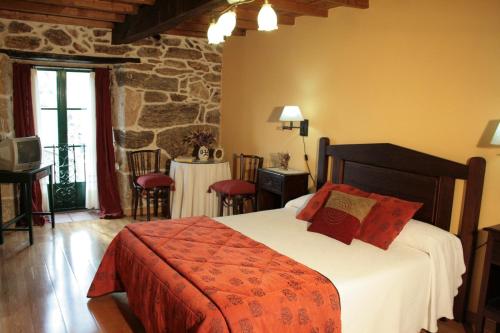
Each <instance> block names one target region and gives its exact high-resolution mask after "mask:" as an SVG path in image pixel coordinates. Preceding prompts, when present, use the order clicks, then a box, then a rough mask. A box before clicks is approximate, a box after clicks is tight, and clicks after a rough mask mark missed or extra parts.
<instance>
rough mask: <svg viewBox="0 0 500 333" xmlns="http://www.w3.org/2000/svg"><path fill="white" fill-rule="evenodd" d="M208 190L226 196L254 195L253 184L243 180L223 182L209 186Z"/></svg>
mask: <svg viewBox="0 0 500 333" xmlns="http://www.w3.org/2000/svg"><path fill="white" fill-rule="evenodd" d="M210 189H211V190H214V191H215V192H219V193H224V194H226V195H230V196H231V195H244V194H254V193H255V184H252V183H249V182H246V181H244V180H223V181H220V182H217V183H214V184H212V185H210Z"/></svg>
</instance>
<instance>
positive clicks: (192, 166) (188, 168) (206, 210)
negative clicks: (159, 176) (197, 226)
mask: <svg viewBox="0 0 500 333" xmlns="http://www.w3.org/2000/svg"><path fill="white" fill-rule="evenodd" d="M170 177H172V179H173V180H174V181H175V191H173V192H172V218H180V217H189V216H200V215H206V216H210V217H215V216H217V214H218V199H217V195H216V194H215V192H212V193H208V187H209V186H210V185H212V184H213V183H215V182H218V181H221V180H228V179H231V170H230V168H229V162H177V161H172V164H171V165H170Z"/></svg>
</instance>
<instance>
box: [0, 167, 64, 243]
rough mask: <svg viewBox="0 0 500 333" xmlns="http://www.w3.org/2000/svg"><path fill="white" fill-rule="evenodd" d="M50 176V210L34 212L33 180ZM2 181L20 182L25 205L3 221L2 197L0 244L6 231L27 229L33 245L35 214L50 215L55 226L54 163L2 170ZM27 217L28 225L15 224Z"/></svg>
mask: <svg viewBox="0 0 500 333" xmlns="http://www.w3.org/2000/svg"><path fill="white" fill-rule="evenodd" d="M47 176H48V177H49V193H48V194H49V210H50V211H49V212H33V208H32V198H33V182H35V181H38V180H40V179H42V178H44V177H47ZM0 183H4V184H20V185H21V195H22V197H23V207H21V210H22V211H21V212H20V214H19V215H17V216H16V217H14V218H13V219H11V220H9V221H6V222H5V223H4V222H3V218H2V209H1V207H2V206H1V200H2V198H1V197H0V245H2V244H3V241H4V240H3V232H4V231H27V232H28V233H29V241H30V245H33V215H42V216H43V215H50V219H51V222H52V228H54V226H55V224H54V223H55V220H54V205H53V202H54V200H53V197H52V195H53V193H52V192H53V190H52V164H50V165H46V166H41V167H39V168H36V169H32V170H26V171H19V172H12V171H3V170H0ZM22 219H26V220H27V222H28V226H27V227H19V228H18V227H16V226H13V227H11V226H12V225H13V224H15V223H16V222H18V221H19V220H22Z"/></svg>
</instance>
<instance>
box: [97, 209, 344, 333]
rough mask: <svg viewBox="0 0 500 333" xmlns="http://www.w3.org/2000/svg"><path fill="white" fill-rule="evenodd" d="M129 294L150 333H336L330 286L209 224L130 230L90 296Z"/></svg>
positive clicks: (191, 221) (184, 222)
mask: <svg viewBox="0 0 500 333" xmlns="http://www.w3.org/2000/svg"><path fill="white" fill-rule="evenodd" d="M115 291H126V292H127V294H128V299H129V304H130V307H131V308H132V310H133V311H134V313H135V314H136V315H137V316H138V317H139V319H140V320H141V321H142V323H143V324H144V326H145V328H146V330H147V331H148V332H176V333H177V332H188V331H189V332H245V333H247V332H248V333H250V332H254V333H257V332H308V333H310V332H340V331H341V323H340V300H339V294H338V292H337V289H336V288H335V286H334V285H333V284H332V283H331V282H330V281H329V280H328V279H326V278H325V277H323V276H322V275H321V274H319V273H318V272H316V271H314V270H312V269H310V268H308V267H306V266H304V265H302V264H300V263H298V262H296V261H294V260H292V259H290V258H288V257H286V256H284V255H281V254H279V253H277V252H276V251H274V250H272V249H270V248H268V247H267V246H265V245H263V244H261V243H258V242H255V241H253V240H252V239H250V238H248V237H246V236H245V235H243V234H241V233H239V232H237V231H235V230H233V229H231V228H229V227H227V226H225V225H223V224H221V223H218V222H216V221H214V220H212V219H210V218H208V217H193V218H185V219H180V220H172V221H163V222H149V223H137V224H131V225H128V226H127V227H126V228H124V229H123V230H122V231H121V232H120V233H119V234H118V235H117V236H116V238H115V239H114V240H113V241H112V243H111V244H110V246H109V248H108V249H107V251H106V254H105V255H104V258H103V260H102V262H101V265H100V267H99V269H98V271H97V273H96V275H95V277H94V281H93V283H92V285H91V287H90V289H89V292H88V297H98V296H102V295H105V294H107V293H111V292H115Z"/></svg>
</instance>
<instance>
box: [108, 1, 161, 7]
mask: <svg viewBox="0 0 500 333" xmlns="http://www.w3.org/2000/svg"><path fill="white" fill-rule="evenodd" d="M158 1H162V0H158ZM114 2H123V3H132V4H134V5H148V6H151V5H153V4H154V3H155V0H115V1H114Z"/></svg>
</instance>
